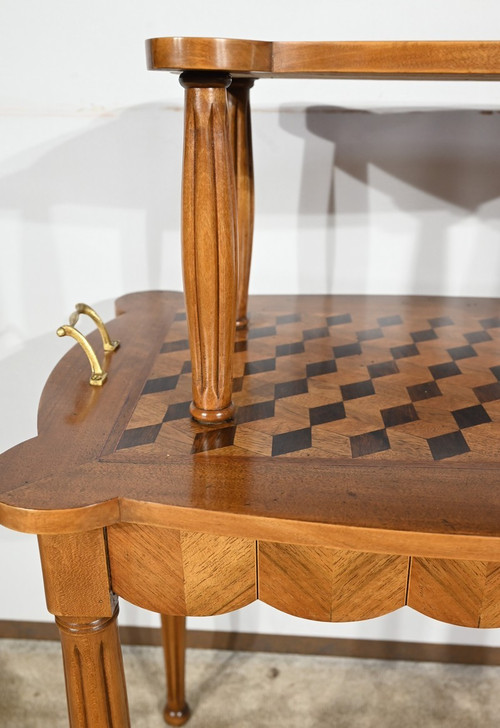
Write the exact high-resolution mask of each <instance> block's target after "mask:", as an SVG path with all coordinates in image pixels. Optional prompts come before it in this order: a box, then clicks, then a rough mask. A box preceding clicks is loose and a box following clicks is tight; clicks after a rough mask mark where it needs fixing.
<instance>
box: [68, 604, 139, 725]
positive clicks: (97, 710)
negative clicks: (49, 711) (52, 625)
mask: <svg viewBox="0 0 500 728" xmlns="http://www.w3.org/2000/svg"><path fill="white" fill-rule="evenodd" d="M117 614H118V606H116V608H115V611H114V613H113V615H112V616H111V617H109V618H103V619H97V620H93V621H88V622H86V621H84V620H82V619H81V618H76V617H57V618H56V621H57V626H58V627H59V633H60V637H61V645H62V652H63V661H64V674H65V679H66V695H67V700H68V712H69V722H70V726H71V728H128V727H129V726H130V719H129V713H128V703H127V692H126V687H125V675H124V672H123V661H122V655H121V648H120V641H119V637H118V629H117V624H116V617H117Z"/></svg>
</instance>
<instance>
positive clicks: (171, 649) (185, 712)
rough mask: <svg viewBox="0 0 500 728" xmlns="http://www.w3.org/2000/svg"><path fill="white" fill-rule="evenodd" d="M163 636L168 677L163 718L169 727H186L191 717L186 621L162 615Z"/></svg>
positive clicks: (183, 618)
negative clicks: (186, 681)
mask: <svg viewBox="0 0 500 728" xmlns="http://www.w3.org/2000/svg"><path fill="white" fill-rule="evenodd" d="M161 636H162V644H163V655H164V658H165V672H166V677H167V702H166V705H165V709H164V711H163V717H164V719H165V722H166V723H168V725H174V726H178V725H184V723H186V721H187V720H189V717H190V715H191V711H190V708H189V706H188V704H187V703H186V694H185V686H184V685H185V662H186V619H185V617H172V616H170V615H166V614H162V616H161Z"/></svg>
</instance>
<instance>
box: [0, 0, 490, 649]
mask: <svg viewBox="0 0 500 728" xmlns="http://www.w3.org/2000/svg"><path fill="white" fill-rule="evenodd" d="M498 27H500V5H499V4H498V3H496V2H495V0H473V1H472V0H468V1H467V2H457V0H442V1H441V2H440V3H436V2H435V0H421V2H419V3H415V2H414V0H379V1H378V2H377V3H373V2H370V0H349V1H347V0H337V2H336V3H332V2H331V0H313V2H312V3H308V4H307V5H306V4H302V3H298V2H294V1H293V0H286V1H285V0H274V2H272V3H270V2H264V1H263V0H256V1H254V2H253V3H251V4H250V3H248V2H245V3H244V2H241V0H235V1H234V0H233V2H230V3H229V2H227V3H226V2H224V1H223V0H217V1H216V2H212V3H207V2H202V0H192V1H191V2H189V3H188V2H186V3H184V4H182V5H181V4H175V5H174V4H172V3H169V4H166V3H164V2H159V0H145V1H144V2H142V3H137V2H135V1H134V2H132V0H120V2H118V0H108V2H106V3H102V2H97V0H87V2H85V3H76V2H71V1H69V2H68V0H64V1H63V0H46V2H44V3H43V4H40V3H35V2H23V3H20V2H14V0H3V2H2V3H1V4H0V69H1V71H0V403H1V410H0V411H1V417H0V423H1V424H0V451H2V450H4V449H6V448H8V447H10V446H11V445H14V444H16V443H17V442H19V441H21V440H23V439H26V438H28V437H31V436H32V435H34V434H35V417H36V407H37V401H38V396H39V393H40V391H41V388H42V386H43V382H44V381H45V379H46V377H47V375H48V373H49V371H50V369H51V368H52V367H53V366H54V365H55V363H56V362H57V360H58V359H59V358H60V356H61V354H62V353H63V352H64V351H66V349H67V344H68V342H66V341H64V340H63V341H61V340H59V339H58V338H57V337H56V336H55V334H54V332H55V329H56V328H57V327H58V326H59V325H60V324H61V323H63V322H64V321H66V319H67V315H68V313H69V312H70V311H71V310H72V308H73V305H74V303H75V302H76V301H78V300H86V301H88V302H90V303H92V304H94V305H95V306H96V308H98V310H101V311H103V313H104V315H105V316H106V317H110V316H111V315H112V311H113V308H112V300H113V299H114V298H115V297H117V296H119V295H121V294H122V293H124V292H127V291H132V290H140V289H147V288H157V287H163V288H173V289H179V288H180V287H181V276H180V256H179V213H178V211H179V180H180V161H181V135H182V113H181V104H182V91H181V89H180V87H179V85H178V83H177V80H176V79H175V77H173V76H170V75H167V74H160V73H149V72H147V71H146V70H145V57H144V43H143V41H144V39H145V38H147V37H150V36H154V35H219V36H229V37H231V36H232V37H238V36H239V37H241V36H244V37H255V38H264V39H287V38H288V39H358V40H359V39H391V38H394V39H398V38H399V39H414V38H422V39H426V38H439V39H447V38H456V39H460V38H462V39H481V38H482V39H491V38H494V37H495V35H494V34H495V31H496V29H497V28H498ZM253 106H254V111H255V113H254V119H253V126H254V145H255V162H256V177H257V219H256V236H255V256H254V265H253V280H252V289H253V292H278V293H279V292H300V293H307V292H323V291H324V292H327V291H332V290H335V291H339V292H364V291H367V292H382V291H384V292H394V293H396V292H407V293H438V294H440V293H441V294H447V293H451V294H464V295H499V294H500V278H499V275H498V273H499V270H500V246H499V225H500V222H499V221H500V175H498V172H497V170H496V166H497V161H498V157H499V152H500V116H499V115H498V113H493V114H490V113H487V114H486V113H481V111H480V110H486V111H492V110H498V109H500V84H498V85H497V84H493V83H455V84H452V83H435V84H429V83H424V82H412V83H407V84H403V83H399V82H385V83H383V82H368V81H364V82H358V83H355V84H353V83H351V82H347V81H336V82H320V81H315V82H309V83H307V82H294V81H268V82H266V81H260V82H259V83H257V84H256V87H255V90H254V94H253ZM422 107H423V108H425V109H430V108H433V109H439V111H434V112H433V113H427V114H426V113H411V111H412V109H415V108H422ZM396 111H398V112H399V113H395V112H396ZM278 270H279V271H282V273H280V275H279V276H278V275H277V271H278ZM7 423H8V425H7ZM0 554H1V555H0V584H1V596H0V619H21V620H44V619H50V616H49V615H47V613H46V611H45V606H44V600H43V589H42V584H41V578H40V575H39V564H38V556H37V552H36V541H35V538H34V537H32V536H25V535H22V534H15V533H12V532H8V531H7V530H6V529H0ZM122 616H123V618H122V623H128V624H145V625H147V624H157V617H155V616H154V615H148V614H147V613H145V612H141V611H140V610H137V609H135V608H132V607H130V606H128V605H124V606H123V608H122ZM192 624H193V625H194V626H196V628H206V629H212V628H215V629H238V630H241V631H259V630H260V631H267V632H281V633H289V634H317V635H325V636H326V635H331V636H346V637H370V638H380V639H402V640H405V639H406V640H422V641H436V642H457V643H464V644H466V643H475V644H500V635H499V634H498V633H497V632H496V631H492V630H487V631H484V632H481V633H479V632H477V631H475V630H466V629H458V628H452V627H448V626H445V625H440V624H438V623H437V622H433V621H432V620H429V619H426V618H423V617H420V616H419V615H417V614H415V613H412V612H410V611H409V610H402V611H400V612H398V613H397V614H395V615H390V616H388V617H384V618H382V619H379V620H373V621H371V622H367V623H360V624H348V625H340V626H339V625H322V624H319V623H312V622H305V621H302V620H294V619H292V618H289V617H286V616H285V615H281V614H279V613H277V612H276V611H275V610H272V609H270V608H267V607H265V606H262V605H253V606H251V607H250V608H248V609H246V610H243V611H242V612H241V613H235V614H233V615H228V616H226V617H221V618H217V619H216V620H214V619H207V620H193V621H192Z"/></svg>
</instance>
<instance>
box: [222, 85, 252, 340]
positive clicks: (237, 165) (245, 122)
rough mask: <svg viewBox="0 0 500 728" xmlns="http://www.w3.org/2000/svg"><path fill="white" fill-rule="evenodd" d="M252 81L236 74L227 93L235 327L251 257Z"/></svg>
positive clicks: (242, 315)
mask: <svg viewBox="0 0 500 728" xmlns="http://www.w3.org/2000/svg"><path fill="white" fill-rule="evenodd" d="M253 83H254V82H253V80H252V79H248V78H236V79H234V80H233V82H232V83H231V86H230V87H229V89H228V94H227V101H228V110H229V139H230V142H231V149H232V154H233V163H234V178H235V187H236V201H237V215H236V219H237V235H238V240H237V284H236V328H238V329H244V328H245V327H246V326H247V324H248V318H247V305H248V284H249V280H250V264H251V260H252V242H253V224H254V176H253V155H252V129H251V119H250V89H251V88H252V86H253Z"/></svg>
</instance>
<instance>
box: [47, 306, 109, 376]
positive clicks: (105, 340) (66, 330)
mask: <svg viewBox="0 0 500 728" xmlns="http://www.w3.org/2000/svg"><path fill="white" fill-rule="evenodd" d="M80 314H84V315H85V316H89V318H91V319H92V321H94V323H95V324H96V326H97V328H98V329H99V333H100V334H101V339H102V345H103V347H104V351H105V352H111V351H115V349H118V347H119V346H120V342H119V341H112V340H111V339H110V336H109V334H108V330H107V329H106V327H105V325H104V323H103V320H102V318H101V317H100V316H99V315H98V314H97V313H96V312H95V311H94V309H93V308H91V307H90V306H87V304H86V303H77V304H76V306H75V310H74V311H73V313H72V314H71V316H70V317H69V324H68V325H65V326H60V327H59V328H58V329H57V335H58V336H71V337H72V338H73V339H75V341H77V342H78V343H79V344H80V346H81V347H82V349H83V351H84V352H85V354H86V355H87V358H88V360H89V363H90V368H91V370H92V374H91V376H90V379H89V382H90V384H92V385H93V386H94V387H101V386H102V385H103V384H104V382H105V381H106V379H107V377H108V373H107V372H105V371H104V370H103V368H102V366H101V365H100V364H99V359H98V358H97V356H96V354H95V351H94V350H93V348H92V347H91V346H90V344H89V342H88V341H87V339H86V338H85V336H84V335H83V334H82V333H81V332H80V331H78V329H76V328H75V324H76V323H77V322H78V319H79V318H80Z"/></svg>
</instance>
